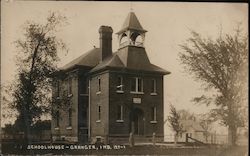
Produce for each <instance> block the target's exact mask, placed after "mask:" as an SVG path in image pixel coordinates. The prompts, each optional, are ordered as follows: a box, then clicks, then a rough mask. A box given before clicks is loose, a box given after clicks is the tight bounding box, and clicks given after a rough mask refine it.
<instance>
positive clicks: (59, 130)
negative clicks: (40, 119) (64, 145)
mask: <svg viewBox="0 0 250 156" xmlns="http://www.w3.org/2000/svg"><path fill="white" fill-rule="evenodd" d="M69 77H70V78H72V95H70V96H69V95H68V94H67V93H68V78H69ZM56 81H57V79H56V78H55V79H54V83H56ZM52 92H53V93H52V95H53V98H54V97H55V95H56V92H57V89H56V85H54V87H53V90H52ZM66 98H68V100H69V101H70V102H69V103H70V104H71V108H72V119H71V122H72V125H71V126H69V120H68V108H69V106H67V104H66V105H65V104H62V103H63V102H65V101H66ZM54 99H55V98H54ZM56 100H57V102H60V104H61V105H62V106H61V107H60V110H59V113H60V120H59V127H57V126H56V117H52V126H51V128H52V137H53V138H54V139H55V138H57V139H62V138H64V139H65V140H69V141H72V142H76V141H78V139H77V135H78V76H77V73H68V74H67V76H66V77H64V78H61V79H60V95H59V98H56Z"/></svg>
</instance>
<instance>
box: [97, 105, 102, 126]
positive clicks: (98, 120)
mask: <svg viewBox="0 0 250 156" xmlns="http://www.w3.org/2000/svg"><path fill="white" fill-rule="evenodd" d="M101 115H102V114H101V106H100V105H98V106H97V120H96V122H101Z"/></svg>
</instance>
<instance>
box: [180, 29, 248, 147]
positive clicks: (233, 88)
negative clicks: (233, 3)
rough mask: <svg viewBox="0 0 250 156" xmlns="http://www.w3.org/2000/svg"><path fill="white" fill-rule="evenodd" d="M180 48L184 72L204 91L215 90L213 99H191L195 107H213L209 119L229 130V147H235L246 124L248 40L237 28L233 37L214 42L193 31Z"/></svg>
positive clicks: (225, 36) (230, 35)
mask: <svg viewBox="0 0 250 156" xmlns="http://www.w3.org/2000/svg"><path fill="white" fill-rule="evenodd" d="M191 33H192V36H191V37H190V38H189V39H188V40H187V42H186V43H184V44H182V45H181V47H182V49H183V52H181V53H180V60H181V62H182V64H183V65H184V66H185V69H186V70H187V72H189V73H191V74H193V76H194V77H195V79H196V80H200V81H201V82H203V84H204V86H205V89H206V90H210V89H215V90H216V92H217V94H216V95H215V96H213V97H209V96H206V95H202V96H201V97H197V98H194V101H195V102H197V103H203V104H207V105H209V104H211V103H214V104H215V106H216V108H215V109H212V111H211V115H212V116H213V117H214V119H215V120H220V121H221V123H222V124H223V125H225V126H228V130H229V133H228V134H229V135H228V137H229V143H230V144H231V145H234V144H236V131H237V128H238V127H241V126H244V125H245V124H246V120H247V74H248V72H247V69H248V38H247V35H246V34H243V33H242V31H241V30H240V28H237V30H236V31H235V33H234V34H225V35H220V36H219V37H218V38H217V39H216V40H212V39H209V38H203V37H202V36H201V35H200V34H198V33H196V32H194V31H192V32H191Z"/></svg>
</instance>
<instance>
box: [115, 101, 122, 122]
mask: <svg viewBox="0 0 250 156" xmlns="http://www.w3.org/2000/svg"><path fill="white" fill-rule="evenodd" d="M116 121H117V122H122V121H123V106H122V105H119V106H118V107H117V120H116Z"/></svg>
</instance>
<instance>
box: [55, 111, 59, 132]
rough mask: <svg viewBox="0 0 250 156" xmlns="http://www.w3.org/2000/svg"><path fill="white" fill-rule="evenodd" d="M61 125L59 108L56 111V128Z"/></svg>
mask: <svg viewBox="0 0 250 156" xmlns="http://www.w3.org/2000/svg"><path fill="white" fill-rule="evenodd" d="M59 127H60V112H59V110H57V111H56V126H55V128H59Z"/></svg>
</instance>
